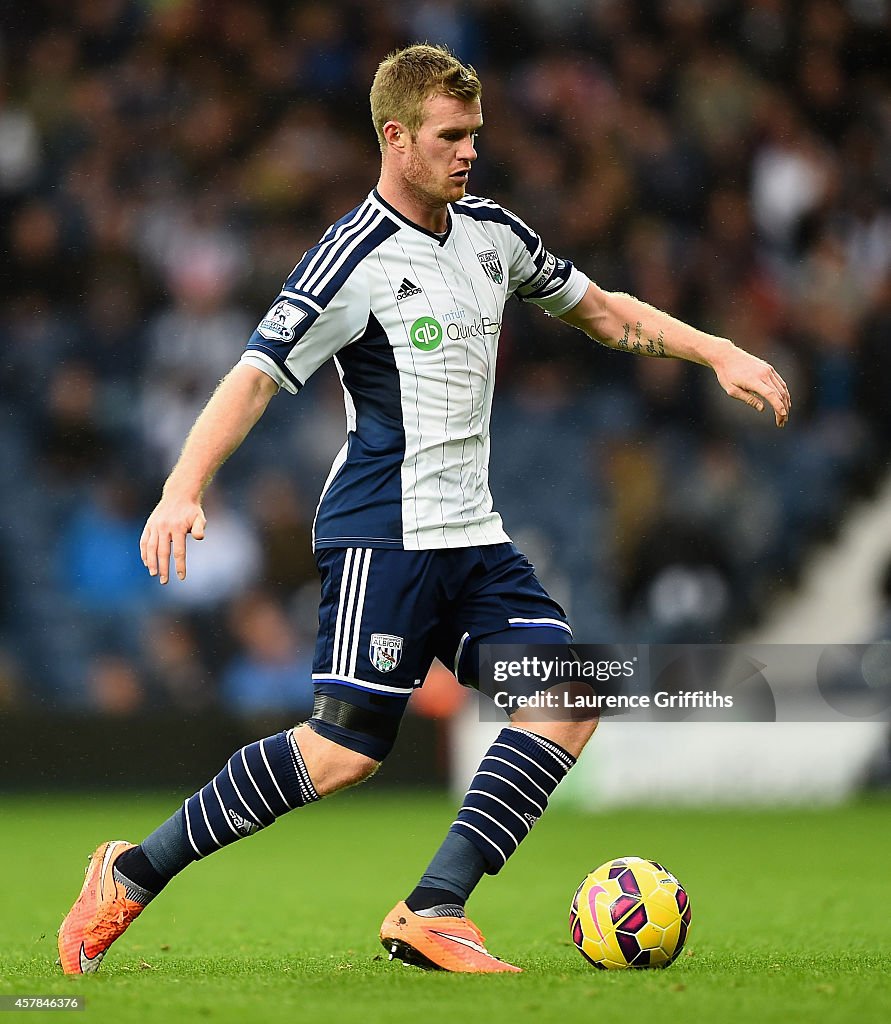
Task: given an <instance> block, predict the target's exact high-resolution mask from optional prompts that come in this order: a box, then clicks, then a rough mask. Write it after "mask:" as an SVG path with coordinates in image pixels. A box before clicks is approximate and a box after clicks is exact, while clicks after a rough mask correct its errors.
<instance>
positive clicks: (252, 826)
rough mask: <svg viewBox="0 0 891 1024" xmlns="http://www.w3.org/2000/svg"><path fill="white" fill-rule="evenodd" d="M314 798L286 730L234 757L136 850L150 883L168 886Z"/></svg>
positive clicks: (290, 736) (301, 758)
mask: <svg viewBox="0 0 891 1024" xmlns="http://www.w3.org/2000/svg"><path fill="white" fill-rule="evenodd" d="M318 799H319V795H318V793H316V791H315V788H314V787H313V784H312V781H311V779H310V777H309V772H308V771H307V770H306V765H305V764H304V762H303V757H302V755H301V754H300V748H299V747H298V746H297V742H296V741H295V739H294V735H293V731H292V730H290V729H288V730H286V731H285V732H280V733H277V734H276V735H275V736H268V737H267V738H266V739H263V740H259V741H258V742H256V743H251V744H250V745H249V746H246V747H242V748H241V750H239V751H237V752H236V753H235V754H233V755H232V757H231V758H229V761H228V762H227V763H226V765H225V766H224V768H223V770H222V771H221V772H220V773H219V774H218V775H217V776H216V777H215V778H213V779H211V781H210V782H208V783H207V785H206V786H204V787H203V788H202V789H200V790H198V792H197V793H195V794H194V795H193V796H191V797H189V799H188V800H186V802H185V803H184V804H183V806H182V807H181V808H180V809H179V810H178V811H177V812H176V813H175V814H173V815H171V816H170V817H169V818H168V819H167V820H166V821H165V822H163V823H162V824H161V825H160V826H159V827H158V828H156V829H155V831H154V832H152V833H151V835H149V836H147V837H146V838H145V839H144V840H143V841H142V843H141V844H140V846H139V850H140V851H141V854H142V855H143V856H144V857H145V859H146V860H147V861H148V863H149V865H150V866H151V868H152V869H153V870H154V872H155V876H156V877H155V878H154V879H152V881H153V884H155V885H157V879H158V878H161V879H163V880H164V883H165V884H166V882H167V881H169V880H170V879H171V878H173V876H174V875H176V874H177V873H178V872H180V871H182V870H183V868H185V867H186V866H187V865H189V864H191V863H192V861H195V860H199V859H200V858H202V857H206V856H208V854H211V853H214V852H215V851H216V850H219V849H221V848H222V847H224V846H228V845H229V844H230V843H234V842H236V840H238V839H243V838H244V837H246V836H250V835H253V834H254V833H255V832H258V831H259V830H260V829H261V828H266V827H267V826H268V825H271V824H272V823H273V822H274V821H275V820H276V818H279V817H281V815H283V814H286V813H287V812H288V811H290V810H294V809H295V808H297V807H302V806H303V805H304V804H308V803H311V802H312V801H314V800H318ZM130 852H132V851H130ZM122 859H123V855H122ZM131 863H133V864H135V865H138V866H137V868H136V870H137V871H139V870H140V869H141V868H144V864H143V863H142V861H141V860H138V859H137V858H136V857H134V858H132V861H131ZM128 866H129V865H128ZM143 877H146V875H143ZM133 881H134V882H136V881H137V880H136V879H133ZM138 884H142V883H138ZM145 888H147V889H151V887H150V886H148V885H146V886H145Z"/></svg>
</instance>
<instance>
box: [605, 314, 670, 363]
mask: <svg viewBox="0 0 891 1024" xmlns="http://www.w3.org/2000/svg"><path fill="white" fill-rule="evenodd" d="M644 342H646V344H644ZM615 347H616V348H617V349H619V350H621V351H622V352H634V353H636V354H637V355H643V356H655V357H656V358H657V359H665V358H667V356H668V353H667V352H666V351H665V332H664V331H660V332H659V335H658V337H656V338H644V336H643V324H642V323H641V322H640V320H638V321H637V323H636V324H635V325H634V340H633V341H632V340H631V324H630V323H626V324H622V337H621V338H617V339H616V343H615Z"/></svg>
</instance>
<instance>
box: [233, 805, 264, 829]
mask: <svg viewBox="0 0 891 1024" xmlns="http://www.w3.org/2000/svg"><path fill="white" fill-rule="evenodd" d="M228 811H229V817H230V818H231V819H232V824H233V825H234V826H235V827H236V828H237V829H238V831H239V832H240V833H241V834H242V835H243V836H249V835H250V834H251V833H252V832H256V831H258V826H256V825H255V824H254V823H253V822H252V821H248V820H247V818H243V817H242V816H241V815H240V814H239V813H238V812H237V811H233V810H232V808H231V807H230V808H228Z"/></svg>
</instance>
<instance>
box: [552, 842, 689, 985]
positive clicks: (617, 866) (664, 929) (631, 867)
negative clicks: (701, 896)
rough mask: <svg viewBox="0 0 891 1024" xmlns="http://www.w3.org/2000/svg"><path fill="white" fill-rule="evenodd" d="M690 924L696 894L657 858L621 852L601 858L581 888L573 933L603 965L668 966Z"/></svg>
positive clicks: (608, 967)
mask: <svg viewBox="0 0 891 1024" xmlns="http://www.w3.org/2000/svg"><path fill="white" fill-rule="evenodd" d="M689 927H690V898H689V896H688V895H687V892H686V890H685V889H684V887H683V886H682V885H681V883H680V882H679V881H678V880H677V879H676V878H675V877H674V875H673V874H672V873H671V872H670V871H666V870H665V868H663V867H662V865H661V864H657V863H656V861H654V860H644V859H643V858H641V857H620V858H618V859H617V860H610V861H607V862H606V864H601V865H600V867H599V868H597V870H596V871H592V872H591V874H590V875H588V877H587V878H586V879H585V880H584V881H583V882H582V884H581V885H580V886H579V887H578V889H576V891H575V896H573V898H572V905H571V906H570V909H569V934H570V935H571V936H572V941H573V942H574V943H575V946H576V949H578V951H579V952H580V953H581V954H582V956H583V957H584V958H585V959H586V960H587V961H589V962H590V963H592V964H593V965H594V966H595V967H599V968H600V969H601V970H606V971H616V970H622V969H624V968H626V967H668V965H669V964H671V963H673V962H674V961H675V960H676V959H677V957H678V956H679V954H680V952H681V950H682V949H683V948H684V943H685V942H686V941H687V930H688V929H689Z"/></svg>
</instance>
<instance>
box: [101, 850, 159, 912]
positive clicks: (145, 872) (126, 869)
mask: <svg viewBox="0 0 891 1024" xmlns="http://www.w3.org/2000/svg"><path fill="white" fill-rule="evenodd" d="M114 870H115V874H117V875H120V876H121V877H120V878H119V881H121V882H122V884H124V885H126V883H127V882H131V883H132V884H133V885H134V886H138V887H139V888H140V889H142V890H143V892H145V893H146V894H147V895H149V896H151V897H154V896H157V895H158V893H159V892H160V891H161V890H162V889H163V888H164V886H165V885H167V883H168V882H169V881H170V879H169V878H165V876H164V875H162V874H160V873H159V872H158V871H156V870H155V868H154V866H153V865H152V862H151V861H150V860H149V859H148V857H146V855H145V853H144V852H143V850H142V847H141V846H134V847H133V849H132V850H125V851H124V852H123V853H122V854H121V855H120V857H118V859H117V860H116V861H115V865H114ZM147 902H148V901H147V900H145V899H137V903H147Z"/></svg>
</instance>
